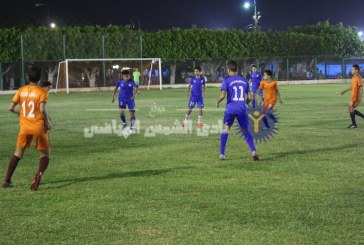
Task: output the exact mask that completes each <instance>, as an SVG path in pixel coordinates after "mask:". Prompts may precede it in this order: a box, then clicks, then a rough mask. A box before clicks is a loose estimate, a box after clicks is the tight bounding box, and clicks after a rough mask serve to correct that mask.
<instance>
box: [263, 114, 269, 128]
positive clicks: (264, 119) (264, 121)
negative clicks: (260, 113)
mask: <svg viewBox="0 0 364 245" xmlns="http://www.w3.org/2000/svg"><path fill="white" fill-rule="evenodd" d="M262 120H263V123H264V125H265V127H266V128H270V126H269V123H268V120H267V117H266V116H264V117H263V119H262Z"/></svg>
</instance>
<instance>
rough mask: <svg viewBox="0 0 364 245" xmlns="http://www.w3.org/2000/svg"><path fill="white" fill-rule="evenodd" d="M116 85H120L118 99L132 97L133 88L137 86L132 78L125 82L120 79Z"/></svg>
mask: <svg viewBox="0 0 364 245" xmlns="http://www.w3.org/2000/svg"><path fill="white" fill-rule="evenodd" d="M116 87H118V88H119V87H120V92H119V100H130V99H131V97H133V90H134V88H137V87H138V86H137V85H136V83H135V82H134V81H133V80H132V79H129V81H127V82H125V81H124V80H123V79H121V80H119V81H118V83H117V84H116Z"/></svg>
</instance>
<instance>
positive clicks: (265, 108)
mask: <svg viewBox="0 0 364 245" xmlns="http://www.w3.org/2000/svg"><path fill="white" fill-rule="evenodd" d="M272 77H273V72H272V71H271V70H265V71H264V75H263V81H262V82H261V84H260V86H259V89H258V90H257V91H256V92H255V93H254V95H253V97H254V98H255V96H256V95H257V94H259V93H260V92H261V91H264V95H265V98H264V102H263V104H262V113H263V114H264V115H265V116H264V118H263V122H264V125H265V127H266V129H270V125H269V123H268V120H267V117H269V118H271V119H272V120H273V121H274V122H275V123H276V122H277V119H276V118H275V116H274V115H273V111H274V106H275V104H276V103H277V97H278V99H279V102H280V103H281V104H282V103H283V102H282V98H281V94H280V93H279V89H278V83H277V81H275V80H273V79H272Z"/></svg>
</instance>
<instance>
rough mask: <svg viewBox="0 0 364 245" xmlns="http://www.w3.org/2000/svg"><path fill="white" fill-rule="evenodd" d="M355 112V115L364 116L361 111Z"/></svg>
mask: <svg viewBox="0 0 364 245" xmlns="http://www.w3.org/2000/svg"><path fill="white" fill-rule="evenodd" d="M354 113H355V115H357V116H359V117H361V118H364V115H363V114H362V113H361V112H360V111H357V110H354Z"/></svg>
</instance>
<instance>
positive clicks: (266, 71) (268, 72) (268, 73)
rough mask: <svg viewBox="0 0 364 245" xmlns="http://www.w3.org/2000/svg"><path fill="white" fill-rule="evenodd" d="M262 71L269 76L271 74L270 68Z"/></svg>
mask: <svg viewBox="0 0 364 245" xmlns="http://www.w3.org/2000/svg"><path fill="white" fill-rule="evenodd" d="M264 73H266V74H267V75H268V76H270V77H272V76H273V72H272V71H271V70H265V71H264Z"/></svg>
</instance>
